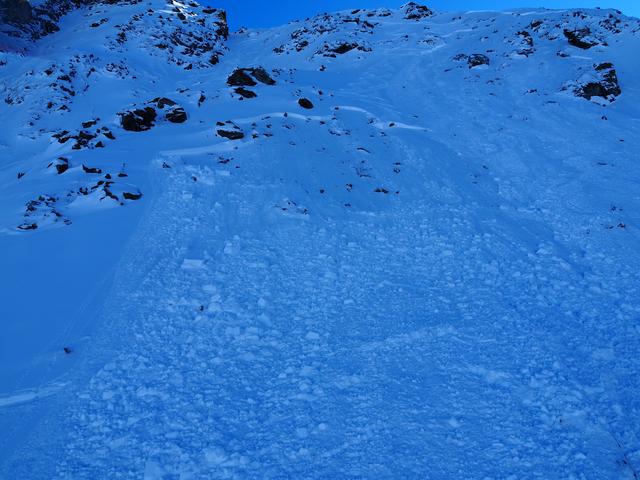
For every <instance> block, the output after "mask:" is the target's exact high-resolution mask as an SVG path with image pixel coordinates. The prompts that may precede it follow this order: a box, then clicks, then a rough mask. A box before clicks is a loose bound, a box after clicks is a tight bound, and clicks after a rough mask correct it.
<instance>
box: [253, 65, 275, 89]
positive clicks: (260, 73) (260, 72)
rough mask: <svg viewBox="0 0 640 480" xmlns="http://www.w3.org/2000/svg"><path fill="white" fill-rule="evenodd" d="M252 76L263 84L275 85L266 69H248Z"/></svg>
mask: <svg viewBox="0 0 640 480" xmlns="http://www.w3.org/2000/svg"><path fill="white" fill-rule="evenodd" d="M250 71H251V74H252V75H253V78H255V79H256V80H258V81H259V82H260V83H264V84H265V85H275V84H276V81H275V80H274V79H273V78H271V77H270V76H269V74H268V73H267V71H266V70H265V69H264V68H262V67H256V68H252V69H250Z"/></svg>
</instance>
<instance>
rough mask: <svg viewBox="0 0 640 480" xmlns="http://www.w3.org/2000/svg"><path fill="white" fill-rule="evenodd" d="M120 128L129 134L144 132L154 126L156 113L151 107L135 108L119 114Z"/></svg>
mask: <svg viewBox="0 0 640 480" xmlns="http://www.w3.org/2000/svg"><path fill="white" fill-rule="evenodd" d="M119 115H120V123H121V125H122V128H124V129H125V130H128V131H130V132H144V131H146V130H149V129H150V128H151V127H153V126H154V125H155V120H156V117H157V116H158V114H157V112H156V111H155V109H154V108H152V107H144V108H137V109H135V110H130V111H127V112H123V113H120V114H119Z"/></svg>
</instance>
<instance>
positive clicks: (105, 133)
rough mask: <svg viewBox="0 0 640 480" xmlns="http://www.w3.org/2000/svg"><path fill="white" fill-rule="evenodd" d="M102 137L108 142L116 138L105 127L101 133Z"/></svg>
mask: <svg viewBox="0 0 640 480" xmlns="http://www.w3.org/2000/svg"><path fill="white" fill-rule="evenodd" d="M102 135H104V136H105V137H107V138H108V139H109V140H115V139H116V137H115V136H114V135H113V133H111V130H109V129H108V128H106V127H105V129H104V130H103V131H102Z"/></svg>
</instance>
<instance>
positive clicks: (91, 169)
mask: <svg viewBox="0 0 640 480" xmlns="http://www.w3.org/2000/svg"><path fill="white" fill-rule="evenodd" d="M82 170H84V173H102V170H101V169H99V168H94V167H87V166H86V165H85V164H84V163H83V164H82Z"/></svg>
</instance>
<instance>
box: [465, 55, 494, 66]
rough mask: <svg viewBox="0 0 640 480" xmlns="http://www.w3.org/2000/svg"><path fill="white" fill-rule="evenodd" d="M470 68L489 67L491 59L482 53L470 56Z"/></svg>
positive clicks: (468, 61)
mask: <svg viewBox="0 0 640 480" xmlns="http://www.w3.org/2000/svg"><path fill="white" fill-rule="evenodd" d="M467 63H468V64H469V68H474V67H479V66H480V65H489V57H487V56H486V55H483V54H481V53H474V54H472V55H469V58H468V59H467Z"/></svg>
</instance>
